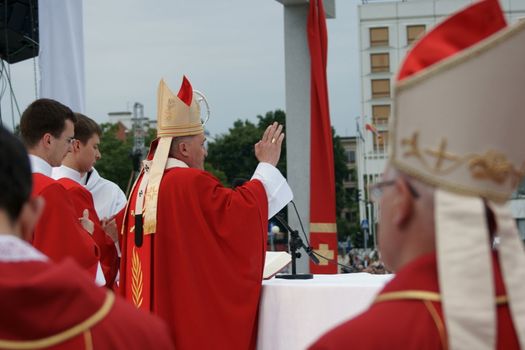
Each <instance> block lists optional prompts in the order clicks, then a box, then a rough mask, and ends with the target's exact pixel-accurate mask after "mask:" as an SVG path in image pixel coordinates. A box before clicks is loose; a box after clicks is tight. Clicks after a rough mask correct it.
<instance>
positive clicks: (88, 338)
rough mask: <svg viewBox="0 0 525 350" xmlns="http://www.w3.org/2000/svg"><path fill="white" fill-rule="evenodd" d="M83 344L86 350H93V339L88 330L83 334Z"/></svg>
mask: <svg viewBox="0 0 525 350" xmlns="http://www.w3.org/2000/svg"><path fill="white" fill-rule="evenodd" d="M84 343H85V346H86V350H93V337H92V336H91V331H90V330H89V329H88V330H87V331H85V332H84Z"/></svg>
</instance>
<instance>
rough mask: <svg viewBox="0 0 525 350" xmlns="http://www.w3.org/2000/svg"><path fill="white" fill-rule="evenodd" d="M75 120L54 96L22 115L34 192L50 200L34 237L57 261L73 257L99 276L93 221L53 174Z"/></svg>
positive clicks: (67, 147)
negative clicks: (77, 208)
mask: <svg viewBox="0 0 525 350" xmlns="http://www.w3.org/2000/svg"><path fill="white" fill-rule="evenodd" d="M75 120H76V117H75V115H74V114H73V112H72V111H71V110H70V109H69V108H68V107H67V106H64V105H63V104H61V103H60V102H57V101H54V100H50V99H39V100H36V101H34V102H33V103H31V104H30V105H29V106H28V107H27V109H26V110H25V111H24V113H23V114H22V117H21V119H20V132H21V134H22V140H23V141H24V144H25V145H26V147H27V149H28V153H29V159H30V161H31V170H32V172H33V183H34V186H33V192H32V196H33V197H36V196H41V197H43V198H44V200H45V202H46V206H45V208H44V213H43V215H42V218H41V219H40V220H39V221H38V223H37V225H36V226H35V231H34V234H33V236H32V237H30V241H31V243H32V244H33V246H35V247H36V248H37V249H39V250H40V251H42V252H43V253H44V254H46V255H47V256H48V257H50V258H51V259H52V260H54V261H61V260H62V259H64V258H65V257H72V258H73V259H75V260H76V261H77V263H78V264H79V265H80V266H82V267H83V268H84V269H86V270H87V271H88V272H89V273H90V274H91V275H92V276H93V278H95V275H96V271H97V266H98V262H99V257H100V252H99V249H98V246H97V245H96V243H95V242H94V240H93V239H92V237H91V233H92V232H88V231H87V230H86V228H87V229H89V228H90V227H91V226H92V222H91V221H90V220H89V219H88V218H80V220H79V216H78V215H77V213H76V212H75V207H74V205H73V203H72V201H71V199H70V198H69V196H68V195H67V192H66V190H65V189H64V187H63V186H62V185H60V184H59V183H58V182H56V181H55V180H53V179H52V178H51V172H52V167H53V166H59V165H60V163H61V162H62V159H64V157H65V156H66V154H67V153H68V152H69V151H70V150H71V143H72V142H73V140H74V123H75Z"/></svg>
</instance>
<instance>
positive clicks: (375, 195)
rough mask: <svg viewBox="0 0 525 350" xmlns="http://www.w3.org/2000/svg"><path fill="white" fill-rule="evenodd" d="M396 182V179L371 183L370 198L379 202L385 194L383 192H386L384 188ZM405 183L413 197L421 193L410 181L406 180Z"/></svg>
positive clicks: (369, 188)
mask: <svg viewBox="0 0 525 350" xmlns="http://www.w3.org/2000/svg"><path fill="white" fill-rule="evenodd" d="M395 183H396V180H387V181H380V182H376V183H374V184H370V185H369V186H368V193H370V198H371V199H372V201H374V202H379V200H380V199H381V197H382V196H383V193H384V192H385V190H384V188H385V187H387V186H392V185H393V184H395ZM405 183H406V184H407V187H408V190H409V191H410V194H411V195H412V197H414V198H418V197H419V193H417V191H416V189H415V188H414V187H413V186H412V185H411V184H410V182H408V181H405Z"/></svg>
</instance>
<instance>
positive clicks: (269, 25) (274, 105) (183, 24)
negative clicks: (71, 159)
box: [0, 0, 361, 136]
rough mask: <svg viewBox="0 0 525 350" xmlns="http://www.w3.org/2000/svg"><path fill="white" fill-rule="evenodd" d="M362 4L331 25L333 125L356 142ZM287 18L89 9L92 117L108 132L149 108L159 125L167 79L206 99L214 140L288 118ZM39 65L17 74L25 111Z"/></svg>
mask: <svg viewBox="0 0 525 350" xmlns="http://www.w3.org/2000/svg"><path fill="white" fill-rule="evenodd" d="M359 3H360V1H358V0H336V18H335V19H328V20H327V26H328V68H327V76H328V88H329V98H330V112H331V121H332V125H333V126H334V127H335V129H336V132H337V134H338V135H340V136H350V135H353V134H354V132H355V124H354V122H353V121H354V120H355V117H356V116H357V115H359V114H360V111H361V106H360V91H359V86H360V79H359V61H358V60H359V57H358V24H357V6H358V4H359ZM283 17H284V16H283V5H282V4H281V3H279V2H277V1H276V0H250V1H247V0H228V1H217V0H155V1H146V0H112V1H102V0H88V1H84V47H85V49H84V50H85V72H86V111H85V112H86V114H87V115H88V116H90V117H91V118H93V119H95V120H96V121H98V122H99V123H103V122H107V121H108V116H107V114H108V112H115V111H126V110H129V111H131V110H132V108H133V104H134V103H135V102H140V103H142V104H143V105H144V114H145V116H147V117H150V118H155V115H156V90H157V86H158V82H159V80H160V79H161V78H164V79H165V80H166V81H167V83H168V85H169V86H170V87H171V90H172V91H174V92H175V93H176V92H177V91H178V89H179V86H180V83H181V81H182V76H183V75H186V76H187V77H188V79H189V80H190V81H191V83H192V85H193V87H194V88H195V89H197V90H199V91H201V92H203V93H204V94H205V95H206V97H207V100H208V102H209V104H210V110H211V118H210V121H209V122H208V124H207V129H208V131H209V132H210V134H211V135H219V134H223V133H226V132H227V131H228V128H230V127H232V126H233V122H234V121H235V120H237V119H242V120H245V119H248V120H250V121H253V122H256V121H257V119H256V116H257V115H264V114H265V113H266V112H268V111H274V110H276V109H283V110H285V103H286V101H285V78H284V73H285V72H284V18H283ZM35 66H38V58H37V59H35V60H32V59H30V60H26V61H23V62H19V63H16V64H13V65H11V66H10V70H11V82H12V86H13V91H14V95H15V96H16V100H17V102H18V105H19V108H20V111H23V109H25V107H26V106H27V105H28V104H29V103H31V101H32V100H34V99H35ZM36 75H37V76H38V67H37V68H36ZM4 85H5V81H2V82H1V83H0V89H1V88H2V87H3V86H4ZM0 91H1V90H0ZM1 102H2V105H1V107H2V111H1V112H2V121H3V123H5V124H6V125H7V126H8V127H10V125H11V124H12V120H14V121H15V124H17V123H18V120H19V117H18V113H17V111H16V107H14V108H13V110H14V112H13V113H12V112H11V98H10V94H9V89H8V88H7V89H6V91H5V93H4V94H3V96H2V101H1Z"/></svg>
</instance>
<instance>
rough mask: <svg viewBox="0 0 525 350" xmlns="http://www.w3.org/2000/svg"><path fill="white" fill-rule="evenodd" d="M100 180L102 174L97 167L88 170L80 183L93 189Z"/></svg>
mask: <svg viewBox="0 0 525 350" xmlns="http://www.w3.org/2000/svg"><path fill="white" fill-rule="evenodd" d="M88 174H89V179H87V176H88ZM86 179H87V181H86ZM99 180H100V174H99V173H98V171H97V169H95V168H91V170H90V171H88V172H87V173H85V174H84V176H82V178H81V179H80V183H81V184H83V185H84V186H86V188H87V189H88V190H90V191H91V190H92V189H93V188H94V187H95V185H96V183H97V182H98V181H99Z"/></svg>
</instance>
